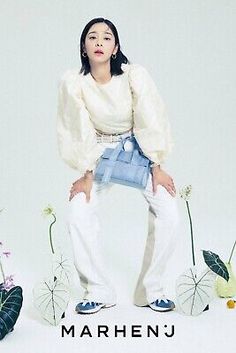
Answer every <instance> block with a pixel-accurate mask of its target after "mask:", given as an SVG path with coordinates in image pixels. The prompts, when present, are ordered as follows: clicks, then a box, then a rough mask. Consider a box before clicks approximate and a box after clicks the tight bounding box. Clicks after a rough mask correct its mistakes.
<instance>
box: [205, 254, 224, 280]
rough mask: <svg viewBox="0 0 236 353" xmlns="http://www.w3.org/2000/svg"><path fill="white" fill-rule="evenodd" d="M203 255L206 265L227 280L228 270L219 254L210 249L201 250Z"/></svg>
mask: <svg viewBox="0 0 236 353" xmlns="http://www.w3.org/2000/svg"><path fill="white" fill-rule="evenodd" d="M203 257H204V261H205V263H206V265H207V266H208V267H209V268H210V269H211V270H212V271H213V272H215V273H216V274H217V275H218V276H220V277H223V278H224V279H225V280H226V281H227V282H228V280H229V272H228V270H227V268H226V266H225V264H224V263H223V261H222V260H221V259H220V258H219V255H217V254H215V253H213V252H212V251H210V250H208V251H207V250H203Z"/></svg>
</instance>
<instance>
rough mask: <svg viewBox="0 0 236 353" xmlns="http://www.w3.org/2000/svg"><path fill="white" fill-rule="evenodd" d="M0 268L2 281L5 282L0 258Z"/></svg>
mask: <svg viewBox="0 0 236 353" xmlns="http://www.w3.org/2000/svg"><path fill="white" fill-rule="evenodd" d="M0 270H1V273H2V278H3V283H5V282H6V278H5V275H4V272H3V268H2V261H1V260H0Z"/></svg>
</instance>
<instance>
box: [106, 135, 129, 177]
mask: <svg viewBox="0 0 236 353" xmlns="http://www.w3.org/2000/svg"><path fill="white" fill-rule="evenodd" d="M129 137H130V136H128V137H126V138H124V139H122V140H121V141H120V143H118V145H117V146H116V147H115V148H114V150H113V152H112V153H111V155H110V157H109V162H110V163H109V166H107V167H106V169H105V171H104V174H103V177H102V182H103V183H105V184H107V183H109V181H110V179H111V175H112V171H113V169H114V167H115V162H116V160H117V158H118V156H119V154H120V152H121V150H122V149H124V144H125V142H126V141H127V139H128V138H129Z"/></svg>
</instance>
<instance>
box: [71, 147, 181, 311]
mask: <svg viewBox="0 0 236 353" xmlns="http://www.w3.org/2000/svg"><path fill="white" fill-rule="evenodd" d="M103 145H104V146H105V147H112V148H114V147H115V146H116V145H117V142H113V143H103ZM111 187H112V184H108V185H104V184H101V183H98V182H96V181H94V182H93V188H92V190H91V198H90V201H89V202H88V203H87V202H86V198H85V194H84V193H79V194H77V195H76V196H74V198H73V199H72V200H71V201H69V207H68V217H67V225H68V230H69V234H70V238H71V242H72V248H73V255H74V264H75V268H76V270H77V272H78V275H79V278H80V284H81V286H82V287H83V288H84V290H85V293H84V296H83V299H88V300H90V301H95V302H102V303H107V304H112V303H116V294H115V289H114V288H113V286H112V284H111V283H110V281H109V279H108V278H107V275H106V268H105V266H104V263H103V258H102V249H101V248H100V244H101V241H100V240H101V236H102V232H101V229H100V222H99V217H98V212H97V210H98V208H99V199H100V196H101V195H102V193H104V192H105V193H106V192H107V190H108V189H109V188H111ZM137 191H138V192H141V193H142V194H143V196H144V198H145V200H146V202H147V203H148V206H149V209H148V212H149V217H148V236H147V241H146V247H145V251H144V257H143V264H142V269H141V273H140V275H139V279H138V282H137V286H136V289H135V293H134V304H136V305H140V306H144V305H147V304H149V303H151V302H153V301H155V300H156V299H158V298H160V297H161V296H162V295H164V294H165V288H164V284H163V278H165V276H166V275H168V274H166V273H165V269H166V264H167V261H168V260H169V258H170V256H171V254H172V252H173V250H174V246H175V241H176V239H175V233H176V226H177V224H178V211H177V205H176V198H175V197H173V196H171V195H170V194H169V193H168V192H167V190H166V189H165V188H164V187H163V186H161V185H158V186H157V193H156V194H155V195H153V191H152V177H151V174H150V176H149V180H148V184H147V187H146V189H145V190H138V189H137ZM127 231H128V230H127Z"/></svg>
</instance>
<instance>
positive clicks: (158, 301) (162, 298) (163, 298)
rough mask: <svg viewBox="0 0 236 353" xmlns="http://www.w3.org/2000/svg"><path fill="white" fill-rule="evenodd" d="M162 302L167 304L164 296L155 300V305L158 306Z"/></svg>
mask: <svg viewBox="0 0 236 353" xmlns="http://www.w3.org/2000/svg"><path fill="white" fill-rule="evenodd" d="M162 300H163V302H164V303H166V304H168V299H167V298H166V296H165V295H163V296H162V297H160V298H159V299H157V304H159V303H160V302H161V301H162Z"/></svg>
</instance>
